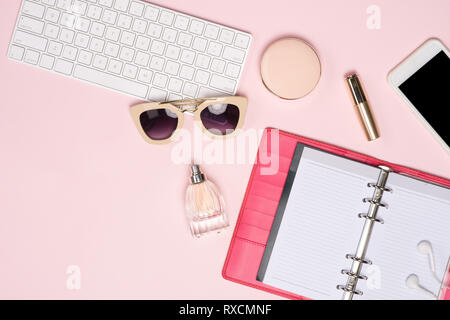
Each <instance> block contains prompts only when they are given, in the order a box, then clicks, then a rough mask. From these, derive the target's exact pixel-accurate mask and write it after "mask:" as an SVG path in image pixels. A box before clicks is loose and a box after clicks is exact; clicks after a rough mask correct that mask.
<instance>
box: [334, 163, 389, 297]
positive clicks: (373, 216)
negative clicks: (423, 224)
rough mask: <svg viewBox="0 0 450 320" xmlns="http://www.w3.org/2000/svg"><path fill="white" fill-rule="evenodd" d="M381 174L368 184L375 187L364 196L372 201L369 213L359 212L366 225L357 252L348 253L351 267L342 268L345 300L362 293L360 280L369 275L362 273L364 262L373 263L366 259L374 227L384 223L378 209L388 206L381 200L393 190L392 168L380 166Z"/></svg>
mask: <svg viewBox="0 0 450 320" xmlns="http://www.w3.org/2000/svg"><path fill="white" fill-rule="evenodd" d="M380 169H381V171H380V174H379V176H378V180H377V182H376V183H369V184H368V185H367V186H368V187H370V188H374V192H373V195H372V197H371V198H364V199H363V202H367V203H370V206H369V210H368V211H367V213H360V214H358V217H359V218H363V219H365V222H364V227H363V230H362V232H361V237H360V239H359V242H358V246H357V248H356V253H355V254H347V255H346V256H345V257H346V259H349V260H352V265H351V268H350V269H348V270H347V269H343V270H341V273H342V274H345V275H347V276H348V277H347V282H346V284H345V285H338V286H337V288H338V289H339V290H342V291H344V294H343V296H342V299H343V300H351V299H353V296H354V295H355V294H356V295H362V294H363V292H362V291H360V290H358V289H356V286H357V284H358V280H367V276H365V275H362V274H361V269H362V266H363V265H364V264H372V261H370V260H369V259H366V252H367V248H368V245H369V240H370V237H371V234H372V229H373V226H374V225H375V223H381V224H383V223H384V221H383V219H381V218H378V217H377V213H378V209H379V208H380V207H381V208H387V204H386V203H384V202H381V199H382V197H383V193H384V192H392V190H391V189H390V188H388V187H387V186H386V182H387V179H388V176H389V173H390V172H391V169H389V168H388V167H385V166H380Z"/></svg>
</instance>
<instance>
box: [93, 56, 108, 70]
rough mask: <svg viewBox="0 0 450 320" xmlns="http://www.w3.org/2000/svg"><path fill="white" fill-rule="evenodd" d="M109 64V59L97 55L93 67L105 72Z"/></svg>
mask: <svg viewBox="0 0 450 320" xmlns="http://www.w3.org/2000/svg"><path fill="white" fill-rule="evenodd" d="M107 64H108V58H106V57H104V56H101V55H98V54H97V55H95V58H94V62H93V63H92V66H93V67H95V68H99V69H102V70H104V69H105V68H106V65H107Z"/></svg>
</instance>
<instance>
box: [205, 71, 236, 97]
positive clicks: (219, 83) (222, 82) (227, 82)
mask: <svg viewBox="0 0 450 320" xmlns="http://www.w3.org/2000/svg"><path fill="white" fill-rule="evenodd" d="M209 85H210V86H211V87H213V88H216V89H219V90H223V91H226V92H228V93H233V92H234V89H235V87H236V81H234V80H231V79H228V78H225V77H222V76H219V75H217V74H213V75H212V77H211V82H210V84H209Z"/></svg>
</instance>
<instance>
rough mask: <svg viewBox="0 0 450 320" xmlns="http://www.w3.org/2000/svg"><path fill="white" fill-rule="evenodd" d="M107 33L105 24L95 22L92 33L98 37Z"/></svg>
mask: <svg viewBox="0 0 450 320" xmlns="http://www.w3.org/2000/svg"><path fill="white" fill-rule="evenodd" d="M104 33H105V25H104V24H101V23H99V22H93V23H92V27H91V34H93V35H94V36H97V37H103V34H104Z"/></svg>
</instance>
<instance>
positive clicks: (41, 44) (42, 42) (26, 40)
mask: <svg viewBox="0 0 450 320" xmlns="http://www.w3.org/2000/svg"><path fill="white" fill-rule="evenodd" d="M13 42H14V43H17V44H20V45H23V46H26V47H30V48H33V49H36V50H38V51H44V50H45V47H46V46H47V39H44V38H42V37H38V36H35V35H33V34H30V33H26V32H23V31H19V30H17V31H16V33H15V34H14V39H13Z"/></svg>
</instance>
